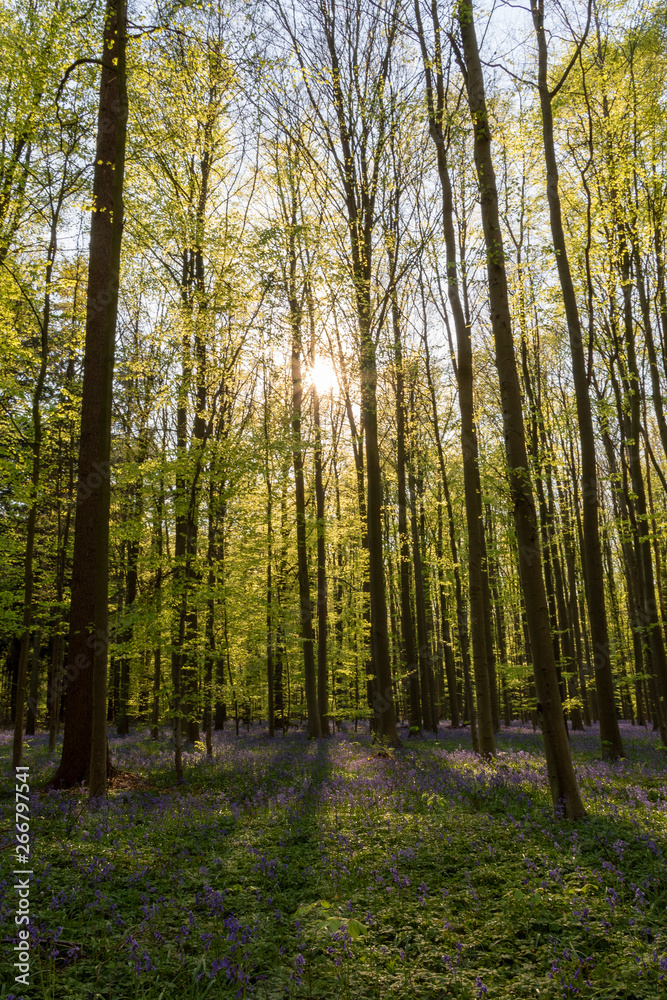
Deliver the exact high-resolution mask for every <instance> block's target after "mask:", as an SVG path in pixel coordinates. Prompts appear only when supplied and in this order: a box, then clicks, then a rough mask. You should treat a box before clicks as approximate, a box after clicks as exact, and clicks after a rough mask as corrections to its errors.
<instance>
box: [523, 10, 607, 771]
mask: <svg viewBox="0 0 667 1000" xmlns="http://www.w3.org/2000/svg"><path fill="white" fill-rule="evenodd" d="M533 23H534V25H535V34H536V36H537V51H538V91H539V96H540V108H541V111H542V136H543V140H544V158H545V163H546V169H547V201H548V203H549V219H550V222H551V235H552V239H553V244H554V252H555V255H556V266H557V268H558V277H559V280H560V286H561V292H562V297H563V305H564V307H565V316H566V319H567V327H568V333H569V338H570V352H571V356H572V376H573V379H574V391H575V397H576V403H577V420H578V424H579V440H580V443H581V477H582V497H583V508H584V510H583V515H584V545H583V549H582V556H583V562H584V578H585V581H586V599H587V604H588V618H589V622H590V629H591V642H592V644H593V653H594V656H595V684H596V691H597V700H598V710H599V713H600V740H601V742H602V750H603V753H604V754H605V755H606V756H608V757H611V758H612V759H615V758H617V757H623V756H624V751H623V742H622V740H621V734H620V731H619V728H618V719H617V717H616V706H615V701H614V680H613V675H612V667H611V646H610V643H609V632H608V627H607V611H606V607H605V592H604V568H603V563H602V546H601V543H600V523H599V515H598V506H599V496H598V493H599V491H598V482H597V468H596V462H595V434H594V430H593V415H592V411H591V402H590V386H589V382H588V376H587V373H586V357H585V352H584V343H583V336H582V330H581V322H580V319H579V309H578V307H577V298H576V294H575V291H574V285H573V282H572V274H571V272H570V264H569V260H568V256H567V246H566V243H565V233H564V231H563V221H562V216H561V207H560V197H559V193H558V166H557V162H556V149H555V142H554V127H553V109H552V98H553V94H552V93H551V92H550V91H549V85H548V80H547V69H548V66H547V63H548V52H547V39H546V35H545V32H544V0H536V2H535V0H534V6H533Z"/></svg>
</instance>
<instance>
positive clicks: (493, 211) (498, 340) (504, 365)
mask: <svg viewBox="0 0 667 1000" xmlns="http://www.w3.org/2000/svg"><path fill="white" fill-rule="evenodd" d="M457 18H458V23H459V28H460V31H461V39H462V42H463V58H462V60H461V61H462V63H464V66H463V69H464V76H465V81H466V89H467V93H468V103H469V106H470V113H471V118H472V123H473V130H474V139H475V145H474V151H475V167H476V170H477V177H478V181H479V186H480V208H481V215H482V225H483V229H484V241H485V244H486V263H487V275H488V282H489V299H490V313H491V325H492V328H493V335H494V340H495V346H496V366H497V369H498V376H499V380H500V392H501V399H502V406H503V427H504V434H505V449H506V454H507V464H508V473H509V480H510V490H511V495H512V502H513V514H514V527H515V532H516V538H517V544H518V549H519V574H520V579H521V587H522V592H523V599H524V605H525V609H526V620H527V626H528V631H529V634H530V644H531V651H532V658H533V669H534V673H535V686H536V689H537V695H538V698H539V703H540V707H541V715H542V719H543V733H544V746H545V753H546V758H547V771H548V775H549V784H550V787H551V797H552V801H553V805H554V810H555V811H556V812H558V811H560V810H561V809H562V810H564V813H565V815H566V816H567V817H568V818H570V819H578V818H580V817H582V816H584V815H585V810H584V807H583V803H582V801H581V797H580V795H579V789H578V787H577V781H576V777H575V774H574V768H573V766H572V758H571V756H570V749H569V746H568V741H567V735H566V733H565V730H564V728H563V720H562V704H561V700H560V694H559V691H558V678H557V675H556V664H555V662H554V655H553V647H552V645H551V635H550V629H549V613H548V609H547V602H546V594H545V590H544V578H543V576H542V562H541V558H540V545H539V539H538V527H537V517H536V513H535V505H534V501H533V492H532V485H531V481H530V471H529V467H528V456H527V453H526V436H525V430H524V423H523V412H522V409H521V391H520V386H519V376H518V372H517V366H516V357H515V354H514V342H513V339H512V324H511V317H510V310H509V301H508V294H507V275H506V272H505V260H504V251H503V246H502V240H501V235H500V219H499V215H498V194H497V190H496V180H495V171H494V167H493V159H492V156H491V137H490V128H489V117H488V112H487V108H486V96H485V92H484V77H483V73H482V65H481V62H480V58H479V49H478V45H477V35H476V32H475V24H474V15H473V8H472V4H468V3H466V4H464V3H461V4H460V5H459V7H458V9H457Z"/></svg>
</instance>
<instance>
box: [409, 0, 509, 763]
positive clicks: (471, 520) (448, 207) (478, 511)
mask: <svg viewBox="0 0 667 1000" xmlns="http://www.w3.org/2000/svg"><path fill="white" fill-rule="evenodd" d="M415 13H416V18H417V25H418V31H419V40H420V45H421V50H422V61H423V64H424V69H425V72H426V98H427V108H428V115H429V132H430V135H431V139H432V140H433V143H434V145H435V149H436V157H437V164H438V177H439V179H440V188H441V192H442V225H443V231H444V236H445V252H446V262H447V296H448V299H449V306H450V309H451V311H452V316H453V319H454V330H455V333H456V360H455V361H454V372H455V375H456V384H457V387H458V396H459V410H460V413H461V453H462V456H463V481H464V493H465V510H466V526H467V529H468V591H469V600H470V629H471V634H472V658H473V666H474V671H475V687H476V691H477V715H478V721H479V745H480V751H481V753H482V754H484V755H485V756H490V755H492V754H493V753H495V740H494V736H493V731H494V725H493V714H492V707H491V689H490V684H489V673H488V657H487V648H486V641H487V623H486V621H485V612H486V610H487V609H486V608H485V602H484V581H483V568H482V550H483V539H482V532H483V520H482V500H481V496H480V492H479V470H478V448H477V431H476V428H475V417H474V393H473V360H472V344H471V340H470V329H469V327H468V326H467V324H466V319H465V315H464V310H463V305H462V303H461V297H460V294H459V280H458V263H457V251H456V230H455V226H454V205H453V200H452V187H451V181H450V177H449V167H448V163H447V145H446V141H445V135H444V131H443V118H444V114H445V99H444V89H443V71H442V55H441V49H440V24H439V21H438V14H437V7H436V5H435V4H433V6H432V17H433V29H434V37H435V61H434V62H433V60H432V59H431V58H430V57H429V54H428V51H427V46H426V40H425V36H424V32H423V28H422V23H421V14H420V9H419V0H416V2H415ZM432 66H434V69H432V68H431V67H432ZM433 72H435V75H436V79H435V82H434V81H433Z"/></svg>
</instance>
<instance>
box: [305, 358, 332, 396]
mask: <svg viewBox="0 0 667 1000" xmlns="http://www.w3.org/2000/svg"><path fill="white" fill-rule="evenodd" d="M310 378H311V381H312V383H313V385H314V386H315V388H316V389H317V392H318V394H319V395H320V396H324V395H326V393H328V392H332V391H337V389H338V379H337V378H336V373H335V371H334V370H333V367H332V365H331V362H329V361H327V360H326V359H325V358H315V364H314V365H313V367H312V368H311V370H310Z"/></svg>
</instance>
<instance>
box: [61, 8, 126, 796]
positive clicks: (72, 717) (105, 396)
mask: <svg viewBox="0 0 667 1000" xmlns="http://www.w3.org/2000/svg"><path fill="white" fill-rule="evenodd" d="M125 47H126V27H125V0H109V2H108V4H107V11H106V18H105V27H104V44H103V54H104V65H103V67H102V79H101V85H100V103H99V112H98V129H97V148H96V152H95V173H94V177H93V203H94V206H95V207H94V210H93V213H92V219H91V227H90V253H89V261H88V291H87V302H86V346H85V358H84V376H83V397H82V404H81V441H80V446H79V466H78V477H77V478H78V489H77V498H78V502H77V508H76V517H75V526H74V556H73V563H72V584H71V594H72V604H71V607H72V610H71V614H70V629H69V642H68V659H69V661H70V662H69V665H68V666H67V668H66V677H67V694H66V701H65V734H64V738H63V752H62V758H61V761H60V766H59V767H58V770H57V771H56V774H55V775H54V777H53V778H52V780H51V784H52V785H53V786H54V787H57V788H63V787H71V786H73V785H75V784H77V783H79V782H81V781H89V783H90V794H91V797H101V796H104V795H105V794H106V781H107V768H108V747H107V738H106V717H107V649H108V644H109V628H108V587H109V572H108V561H109V506H110V472H111V470H110V464H109V458H110V447H111V393H112V384H113V360H114V344H115V331H116V315H117V309H118V278H119V268H120V247H121V238H122V229H123V201H122V197H123V179H124V169H125V136H126V129H127V89H126V80H125ZM91 623H92V625H91Z"/></svg>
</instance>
